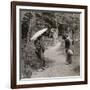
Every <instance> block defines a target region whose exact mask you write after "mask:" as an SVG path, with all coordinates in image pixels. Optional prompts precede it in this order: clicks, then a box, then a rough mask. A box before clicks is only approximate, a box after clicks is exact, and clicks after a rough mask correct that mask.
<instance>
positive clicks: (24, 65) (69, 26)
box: [20, 9, 80, 79]
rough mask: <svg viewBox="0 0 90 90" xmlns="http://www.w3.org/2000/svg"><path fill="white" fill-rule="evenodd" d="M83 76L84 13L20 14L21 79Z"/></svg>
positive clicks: (32, 12)
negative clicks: (81, 61) (81, 39)
mask: <svg viewBox="0 0 90 90" xmlns="http://www.w3.org/2000/svg"><path fill="white" fill-rule="evenodd" d="M79 75H80V13H76V12H60V11H59V12H56V11H38V10H24V9H21V10H20V78H21V79H24V78H43V77H64V76H79Z"/></svg>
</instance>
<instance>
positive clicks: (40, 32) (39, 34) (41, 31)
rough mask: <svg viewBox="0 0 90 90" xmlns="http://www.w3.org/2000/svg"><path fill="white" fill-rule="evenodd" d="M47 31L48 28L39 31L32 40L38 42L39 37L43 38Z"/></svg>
mask: <svg viewBox="0 0 90 90" xmlns="http://www.w3.org/2000/svg"><path fill="white" fill-rule="evenodd" d="M46 31H47V28H44V29H41V30H39V31H38V32H36V33H35V34H34V35H33V36H32V37H31V40H36V39H37V38H38V37H39V36H41V35H42V34H43V33H44V32H46Z"/></svg>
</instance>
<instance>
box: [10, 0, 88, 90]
mask: <svg viewBox="0 0 90 90" xmlns="http://www.w3.org/2000/svg"><path fill="white" fill-rule="evenodd" d="M17 5H18V6H37V7H53V8H74V9H83V10H85V12H84V13H85V15H84V16H85V17H84V21H85V22H84V26H85V27H84V33H85V34H84V35H85V38H84V41H85V42H84V43H85V44H84V47H85V48H84V49H85V52H84V55H85V58H84V59H85V60H84V61H85V62H84V63H85V64H84V65H85V67H84V70H85V73H84V81H75V82H56V83H55V82H54V83H41V84H23V85H17V80H16V79H17V74H16V65H17V62H16V57H17V54H16V44H17V42H16V6H17ZM87 12H88V11H87V6H84V5H68V4H52V3H33V2H20V1H12V2H11V88H13V89H14V88H30V87H48V86H65V85H78V84H87V82H88V80H87V77H88V76H87V19H88V16H87Z"/></svg>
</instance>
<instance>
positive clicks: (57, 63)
mask: <svg viewBox="0 0 90 90" xmlns="http://www.w3.org/2000/svg"><path fill="white" fill-rule="evenodd" d="M63 51H64V50H63V49H62V48H61V42H59V43H57V44H56V45H55V46H52V47H49V48H48V49H47V50H46V51H45V53H44V54H45V58H47V62H48V67H47V68H45V70H42V71H35V72H33V74H32V77H31V78H41V77H42V78H43V77H63V76H77V75H79V73H77V72H75V71H74V70H73V69H74V66H75V65H74V63H72V64H70V65H66V64H65V63H66V61H65V60H66V56H65V54H64V53H63Z"/></svg>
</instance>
